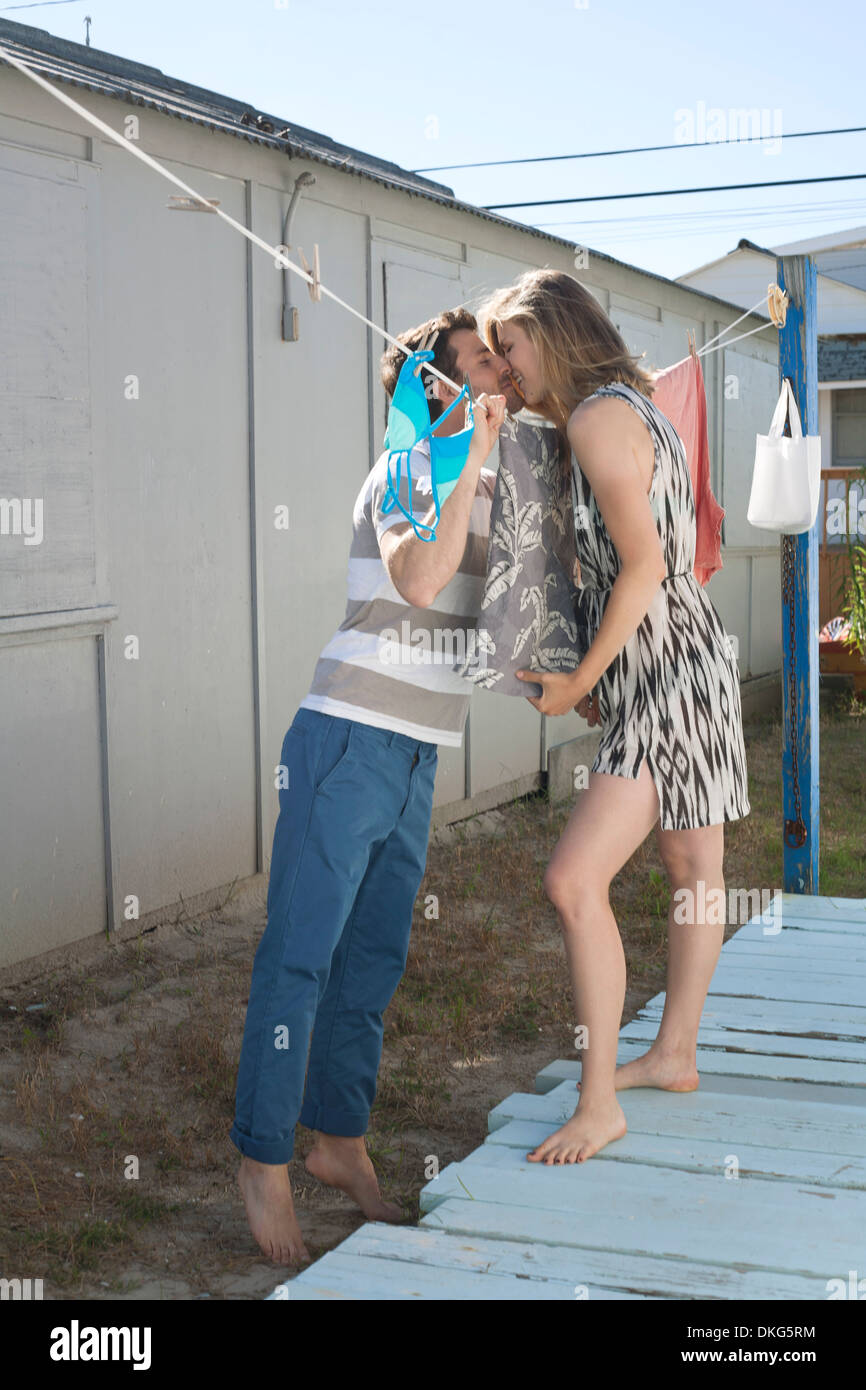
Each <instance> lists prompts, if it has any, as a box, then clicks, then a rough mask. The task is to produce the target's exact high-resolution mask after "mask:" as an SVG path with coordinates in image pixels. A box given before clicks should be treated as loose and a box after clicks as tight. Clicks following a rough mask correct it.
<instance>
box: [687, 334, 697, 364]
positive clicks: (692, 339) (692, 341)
mask: <svg viewBox="0 0 866 1390" xmlns="http://www.w3.org/2000/svg"><path fill="white" fill-rule="evenodd" d="M686 337H687V339H688V344H689V356H690V357H691V358H693V359H694V361H695V362H697V360H698V354H697V352H696V351H695V346H696V345H695V333H694V329H692V328H689V329H687V330H686Z"/></svg>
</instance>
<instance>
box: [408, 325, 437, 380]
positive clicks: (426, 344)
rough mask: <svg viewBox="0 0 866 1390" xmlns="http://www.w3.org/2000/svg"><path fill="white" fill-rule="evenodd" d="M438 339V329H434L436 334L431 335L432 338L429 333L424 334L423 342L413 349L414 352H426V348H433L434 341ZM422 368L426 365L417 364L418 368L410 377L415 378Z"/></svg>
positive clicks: (422, 363)
mask: <svg viewBox="0 0 866 1390" xmlns="http://www.w3.org/2000/svg"><path fill="white" fill-rule="evenodd" d="M438 337H439V329H438V328H437V329H436V332H435V333H434V334H433V336H432V337H431V336H430V334H429V332H428V333H425V334H424V340H423V342H421V343H420V344H419V345H418V347H417V348H416V349H415V351H416V352H426V351H427V350H428V348H432V347H433V344H434V343H435V341H436V339H437V338H438ZM424 366H426V363H424V362H419V363H418V366H417V367H416V368H415V370H414V372H413V373H412V375H413V376H417V375H418V373H419V372H420V371H421V368H422V367H424Z"/></svg>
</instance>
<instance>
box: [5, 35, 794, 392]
mask: <svg viewBox="0 0 866 1390" xmlns="http://www.w3.org/2000/svg"><path fill="white" fill-rule="evenodd" d="M0 58H3V59H4V60H5V61H6V62H7V63H10V64H11V66H12V67H14V68H17V69H18V71H19V72H23V73H24V75H25V76H26V77H29V78H30V79H31V80H32V81H33V82H35V83H36V84H37V86H39V87H42V88H43V90H44V91H46V92H48V93H49V94H50V95H51V96H53V97H56V98H57V100H58V101H60V102H62V103H63V104H64V106H68V107H69V108H70V110H72V111H76V112H77V113H78V115H79V116H81V117H82V119H83V120H85V121H88V122H89V123H90V125H92V126H94V127H95V128H96V129H97V130H99V131H101V132H102V134H103V135H106V136H107V137H108V138H109V139H110V140H113V141H114V143H115V144H117V145H119V146H120V147H121V149H124V150H127V151H128V152H129V153H130V154H132V155H134V156H135V157H136V159H140V160H141V161H142V162H143V163H144V164H147V165H148V167H149V168H151V169H153V170H154V171H155V172H156V173H157V174H161V175H162V176H163V178H166V179H168V180H169V182H170V183H173V184H175V185H176V187H178V188H182V189H183V191H184V193H187V194H188V195H189V196H190V197H191V198H195V200H196V201H197V202H199V203H201V204H202V205H203V206H204V207H205V208H206V209H207V211H208V212H214V213H216V215H217V217H221V218H222V219H223V221H224V222H227V223H228V225H229V226H230V227H234V229H235V231H237V232H240V233H241V235H242V236H245V237H246V238H247V240H248V241H251V242H252V243H253V244H254V245H255V246H259V247H261V249H262V250H263V251H267V252H268V254H269V255H270V256H272V257H273V259H274V262H275V263H276V264H277V265H279V266H283V267H284V268H285V269H286V270H291V271H293V272H294V274H295V275H299V276H300V277H301V279H302V280H305V281H306V283H307V284H308V285H309V286H311V287H314V288H317V289H318V290H319V291H320V292H321V293H322V294H324V295H327V296H328V298H329V299H332V300H333V301H334V303H335V304H339V305H340V308H341V309H346V310H347V311H348V312H349V313H350V314H354V316H355V318H357V319H360V320H361V322H362V323H365V324H366V325H367V327H368V328H372V329H374V330H375V332H376V333H379V334H381V336H382V337H383V338H386V339H387V341H388V342H389V343H392V344H393V345H394V347H398V348H399V349H400V351H401V352H402V353H404V354H405V356H407V357H409V356H411V354H412V349H411V348H408V347H407V346H406V345H405V343H401V342H400V340H399V338H395V337H393V336H392V334H390V333H388V332H387V331H386V330H385V329H384V328H382V327H381V326H380V325H379V324H378V323H374V322H373V320H372V319H368V318H367V317H366V315H364V314H362V313H361V312H360V310H358V309H356V308H354V306H353V305H351V304H347V303H346V301H345V300H344V299H341V298H340V296H339V295H337V294H334V292H333V290H329V289H328V287H327V285H325V284H323V283H322V281H321V280H320V279H319V278H318V276H315V277H314V276H313V275H311V274H309V272H308V271H306V270H302V269H301V267H300V266H298V265H295V263H294V261H291V260H289V258H288V256H287V255H286V254H285V253H284V252H283V251H282V250H280V248H279V247H277V246H271V245H270V243H269V242H267V241H265V240H264V239H263V238H262V237H260V236H256V234H255V232H251V231H250V229H249V228H248V227H245V226H244V225H243V223H242V222H238V221H237V220H236V219H235V218H234V217H231V216H230V215H229V213H227V212H223V210H222V208H218V207H215V206H214V204H213V202H212V201H211V200H210V199H209V198H205V197H203V196H202V194H201V193H197V192H196V190H195V189H194V188H191V187H190V185H189V184H187V183H184V181H183V179H179V178H178V177H177V175H176V174H173V173H171V171H170V170H169V169H166V168H165V167H164V166H163V165H162V164H160V162H159V160H157V159H154V158H153V156H152V155H149V154H147V152H146V151H145V150H142V149H139V148H138V146H137V145H136V144H135V143H134V142H133V141H132V140H129V139H127V138H126V136H124V135H120V134H118V132H117V131H116V130H113V129H112V128H111V126H110V125H107V124H106V123H105V121H102V120H100V118H99V117H98V116H94V115H93V113H92V112H91V111H88V110H87V108H86V107H84V106H82V105H81V104H80V103H79V102H77V101H74V100H73V98H72V97H70V96H67V94H66V93H65V92H61V91H60V90H59V89H58V88H56V87H54V86H52V84H51V83H50V82H46V80H45V78H44V77H41V76H40V75H39V73H37V72H34V71H33V70H32V69H31V68H30V67H29V66H28V65H27V63H23V62H22V61H21V59H20V58H17V57H16V56H15V55H14V54H13V53H10V52H9V50H8V49H7V48H4V47H2V46H0ZM774 290H775V291H776V293H777V294H779V293H780V292H779V291H778V288H777V287H776V286H770V293H772V292H773V291H774ZM765 300H767V296H766V295H762V297H761V298H760V299H759V300H758V302H757V304H754V305H753V306H752V308H751V309H747V310H746V311H745V313H744V314H741V315H740V317H739V318H738V319H734V322H733V323H731V324H728V326H727V327H726V328H723V329H722V331H721V332H720V333H717V334H716V335H715V337H714V338H711V339H710V340H709V342H708V343H705V344H704V346H703V347H702V348H701V349H700V351H699V352H698V354H697V355H698V357H704V356H706V355H707V354H708V353H710V352H717V351H718V350H719V348H723V347H728V346H730V344H731V343H738V342H740V340H741V339H742V338H749V337H751V335H752V334H753V333H761V332H762V331H763V329H764V328H765V327H767V325H766V324H761V326H760V327H759V328H752V329H750V330H749V332H748V333H740V334H738V335H737V337H736V338H730V339H728V340H727V341H726V342H724V343H719V342H717V340H718V339H719V338H722V337H724V335H725V334H727V333H729V332H730V331H731V329H732V328H736V326H737V324H738V323H742V321H743V319H746V318H748V317H749V314H751V313H754V311H755V309H757V308H759V307H760V305H761V304H763V303H764V302H765ZM770 314H771V318H772V317H773V309H772V307H770ZM773 321H775V320H774V319H773ZM714 343H715V344H716V346H715V347H714V346H713V344H714ZM681 360H682V361H685V358H682V359H681ZM672 365H673V366H679V363H678V362H675V363H673V364H672ZM423 366H424V370H425V371H428V372H430V373H431V374H432V375H433V376H435V377H438V378H439V380H440V381H443V382H444V383H445V385H446V386H450V387H452V389H453V390H455V391H458V392H459V391H461V390H462V389H463V388H462V387H460V386H458V385H457V383H456V382H455V381H452V380H451V378H450V377H447V376H445V374H444V373H443V372H440V371H439V370H438V368H436V367H434V366H433V365H432V364H431V363H430V362H425V363H424V364H423ZM664 370H669V368H665V369H664ZM477 404H478V402H476V405H477Z"/></svg>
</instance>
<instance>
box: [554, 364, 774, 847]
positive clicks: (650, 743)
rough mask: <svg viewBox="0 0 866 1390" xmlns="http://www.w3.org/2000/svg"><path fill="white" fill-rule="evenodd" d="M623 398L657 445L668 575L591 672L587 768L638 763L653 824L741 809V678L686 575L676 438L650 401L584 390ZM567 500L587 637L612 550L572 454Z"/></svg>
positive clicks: (657, 499)
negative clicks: (620, 642)
mask: <svg viewBox="0 0 866 1390" xmlns="http://www.w3.org/2000/svg"><path fill="white" fill-rule="evenodd" d="M594 395H595V396H615V397H618V398H619V399H620V400H624V401H627V402H628V403H629V404H630V405H631V406H632V407H633V408H634V409H635V410H636V411H637V413H638V414H639V415H640V417H641V419H642V420H643V421H644V422H645V423H646V425H647V427H648V428H649V431H650V434H651V436H652V440H653V445H654V449H655V467H654V470H653V480H652V484H651V486H650V491H649V494H648V496H649V501H650V504H651V506H652V511H653V516H654V517H655V521H656V526H657V528H658V533H659V536H660V538H661V543H662V549H663V550H664V554H665V559H666V562H667V571H668V572H667V577H666V579H665V580H664V581H663V582H662V584H661V587H660V588H659V590H658V592H657V593H656V594H655V596H654V598H653V601H652V603H651V604H650V607H649V610H648V612H647V614H646V617H645V618H644V619H643V621H642V622H641V624H640V626H639V627H638V629H637V631H636V632H635V633H634V634H633V636H632V637H630V638H629V640H628V642H626V644H625V646H624V647H623V648H622V649H621V651H620V652H619V653H618V654H617V656H615V657H614V659H613V661H612V662H611V663H610V665H609V666H608V668H607V670H606V671H605V672H604V674H603V675H602V676H601V677H600V679H599V681H598V683H597V685H596V687H595V693H596V694H597V695H598V703H599V712H600V715H601V720H602V726H601V727H602V739H601V744H600V746H599V749H598V753H597V755H596V758H595V762H594V763H593V765H592V771H593V772H607V773H611V774H613V775H615V776H619V777H632V778H636V777H637V776H638V773H639V771H640V767H641V764H642V762H643V760H644V758H646V759H647V763H648V765H649V770H650V773H651V775H652V779H653V782H654V783H655V786H656V789H657V791H658V795H659V805H660V807H661V816H660V825H661V828H662V829H663V830H687V829H694V828H696V827H698V826H704V825H717V824H719V823H720V822H722V821H728V820H738V819H739V818H740V817H742V816H745V815H748V813H749V810H750V806H749V798H748V783H747V776H746V755H745V749H744V747H743V720H742V710H741V707H740V677H739V670H738V666H737V658H736V655H735V653H734V650H733V646H732V643H731V641H730V639H729V637H728V635H727V633H726V632H725V629H724V627H723V626H722V623H721V620H720V618H719V615H718V613H717V612H716V610H715V608H714V607H713V605H712V603H711V602H710V600H709V598H708V597H707V594H706V592H705V590H704V589H703V588H702V587H701V585H700V584H699V583H698V581H697V579H696V578H695V576H694V573H693V568H692V567H693V565H694V559H695V504H694V497H693V493H692V483H691V476H690V474H689V469H688V464H687V463H686V457H685V451H684V449H683V444H682V440H681V439H680V437H679V435H678V434H677V432H676V430H675V429H674V427H673V425H672V424H671V423H670V421H669V420H668V418H667V416H665V415H663V414H662V412H661V411H660V410H659V408H658V406H656V405H654V404H653V402H652V401H651V400H650V399H649V398H648V397H647V396H644V395H642V393H641V392H640V391H637V390H635V389H634V387H631V386H626V385H624V384H622V383H619V382H616V383H612V384H611V385H609V386H603V387H601V388H600V389H599V390H598V391H596V392H594ZM572 502H573V506H574V527H575V542H576V547H577V556H578V561H579V564H580V596H581V608H582V611H583V613H584V614H585V619H586V625H587V626H586V632H585V636H586V637H588V638H589V640H590V641H591V640H592V639H593V638H594V636H595V634H596V632H597V631H598V628H599V626H600V624H601V620H602V617H603V615H604V610H605V607H606V605H607V601H608V598H609V596H610V591H611V587H612V585H613V582H614V580H615V579H616V576H617V574H618V573H619V569H620V560H619V555H618V552H617V550H616V547H615V546H614V543H613V541H612V540H611V538H610V535H609V533H608V530H607V527H606V526H605V524H604V521H603V519H602V516H601V513H600V512H599V510H598V506H597V504H596V501H595V497H594V496H593V493H592V490H591V488H590V486H589V483H588V482H587V480H586V478H585V477H584V475H583V472H582V470H581V468H580V464H579V463H578V461H577V459H576V458H575V457H574V454H573V453H572Z"/></svg>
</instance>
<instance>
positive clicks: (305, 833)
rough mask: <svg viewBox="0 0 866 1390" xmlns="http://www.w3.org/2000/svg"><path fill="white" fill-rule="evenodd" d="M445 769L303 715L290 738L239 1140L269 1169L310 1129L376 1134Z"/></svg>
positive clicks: (405, 749) (349, 727) (420, 755)
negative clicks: (382, 1074) (373, 1115)
mask: <svg viewBox="0 0 866 1390" xmlns="http://www.w3.org/2000/svg"><path fill="white" fill-rule="evenodd" d="M436 759H437V747H436V744H434V743H427V742H424V741H419V740H417V739H413V738H410V737H408V736H407V735H405V734H400V733H395V732H393V731H391V730H388V729H377V728H374V727H373V726H372V725H368V724H361V723H358V722H357V721H356V720H350V719H343V718H340V717H337V716H335V715H331V714H323V713H321V712H319V711H318V710H311V709H306V708H303V707H302V708H301V709H299V710H298V712H297V714H296V715H295V718H294V720H293V721H292V726H291V728H290V729H289V731H288V733H287V734H286V737H285V739H284V741H283V749H282V756H281V763H282V765H283V767H284V768H285V770H286V774H287V776H286V777H284V779H283V780H285V781H287V783H288V785H286V786H281V788H280V793H279V801H280V811H279V816H278V818H277V824H276V829H275V831H274V843H273V853H272V857H271V869H270V879H269V883H268V920H267V926H266V928H265V931H264V935H263V936H262V939H261V941H260V943H259V946H258V949H257V951H256V955H255V959H254V962H253V973H252V981H251V985H250V997H249V1003H248V1006H247V1016H246V1023H245V1026H244V1036H243V1043H242V1046H241V1056H240V1063H239V1067H238V1078H237V1093H236V1101H235V1119H234V1124H233V1125H232V1128H231V1132H230V1137H231V1139H232V1142H233V1143H234V1144H235V1146H236V1147H237V1148H238V1149H240V1151H241V1153H243V1154H247V1155H248V1156H249V1157H250V1158H254V1159H258V1161H259V1162H261V1163H287V1162H288V1161H289V1159H290V1158H291V1157H292V1155H293V1153H294V1137H295V1125H296V1124H297V1123H298V1122H299V1121H300V1123H301V1124H303V1125H306V1126H307V1127H308V1128H310V1129H317V1130H320V1131H322V1132H323V1133H326V1134H341V1135H360V1134H365V1133H366V1131H367V1127H368V1123H369V1118H370V1109H371V1107H372V1104H373V1100H374V1098H375V1095H376V1075H377V1072H378V1070H379V1061H380V1058H381V1054H382V1033H383V1028H382V1014H383V1013H384V1011H385V1009H386V1008H387V1006H388V1003H389V1002H390V1000H391V997H392V995H393V994H394V991H395V990H396V988H397V985H398V984H399V983H400V979H401V978H402V975H403V971H404V970H405V968H406V957H407V955H408V951H409V935H410V931H411V926H412V911H413V907H414V904H415V898H416V896H417V894H418V889H419V887H420V884H421V879H422V878H423V876H424V869H425V865H426V862H427V841H428V836H429V832H430V816H431V812H432V808H433V784H434V780H435V776H436ZM305 1078H306V1085H305Z"/></svg>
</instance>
